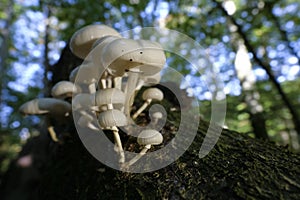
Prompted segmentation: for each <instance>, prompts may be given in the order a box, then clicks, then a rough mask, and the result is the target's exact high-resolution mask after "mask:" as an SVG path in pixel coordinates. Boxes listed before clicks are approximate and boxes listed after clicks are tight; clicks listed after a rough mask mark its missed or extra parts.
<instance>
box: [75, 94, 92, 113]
mask: <svg viewBox="0 0 300 200" xmlns="http://www.w3.org/2000/svg"><path fill="white" fill-rule="evenodd" d="M92 106H95V96H94V94H88V93H80V94H77V95H76V96H75V97H74V98H73V99H72V107H73V110H81V109H91V107H92Z"/></svg>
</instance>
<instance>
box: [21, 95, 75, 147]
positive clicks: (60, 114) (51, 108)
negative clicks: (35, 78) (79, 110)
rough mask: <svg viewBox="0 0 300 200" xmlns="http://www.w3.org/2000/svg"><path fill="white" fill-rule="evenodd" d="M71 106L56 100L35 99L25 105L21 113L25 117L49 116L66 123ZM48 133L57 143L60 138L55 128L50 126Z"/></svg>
mask: <svg viewBox="0 0 300 200" xmlns="http://www.w3.org/2000/svg"><path fill="white" fill-rule="evenodd" d="M71 107H72V106H71V104H70V103H68V102H66V101H63V100H60V99H54V98H41V99H33V100H31V101H28V102H26V103H24V104H23V105H22V106H21V107H20V108H19V111H20V112H21V113H22V114H24V115H40V114H47V115H49V116H50V117H52V118H55V119H57V120H58V121H66V117H69V116H70V113H71ZM48 131H49V133H50V136H51V138H52V140H53V141H55V142H57V141H58V138H57V136H56V133H55V131H54V128H53V126H51V125H48Z"/></svg>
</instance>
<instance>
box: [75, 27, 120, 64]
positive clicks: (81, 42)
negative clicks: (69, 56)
mask: <svg viewBox="0 0 300 200" xmlns="http://www.w3.org/2000/svg"><path fill="white" fill-rule="evenodd" d="M108 35H114V36H117V37H120V34H119V33H118V32H117V31H116V30H115V29H113V28H111V27H109V26H106V25H89V26H85V27H83V28H81V29H79V30H78V31H76V32H75V33H74V34H73V36H72V38H71V41H70V49H71V51H72V52H73V53H74V54H75V55H76V56H78V57H79V58H82V59H85V58H86V56H87V55H88V54H89V53H90V51H91V49H92V46H93V44H94V42H95V41H96V40H98V39H99V38H102V37H105V36H108Z"/></svg>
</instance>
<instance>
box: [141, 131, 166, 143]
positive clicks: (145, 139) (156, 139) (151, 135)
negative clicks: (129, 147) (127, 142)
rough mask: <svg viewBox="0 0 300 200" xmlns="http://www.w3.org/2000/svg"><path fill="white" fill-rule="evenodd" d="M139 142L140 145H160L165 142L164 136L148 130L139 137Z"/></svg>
mask: <svg viewBox="0 0 300 200" xmlns="http://www.w3.org/2000/svg"><path fill="white" fill-rule="evenodd" d="M137 142H138V144H140V145H149V144H150V145H158V144H161V143H162V142H163V136H162V134H161V133H160V132H158V131H157V130H153V129H147V130H143V131H142V132H141V133H140V134H139V135H138V138H137Z"/></svg>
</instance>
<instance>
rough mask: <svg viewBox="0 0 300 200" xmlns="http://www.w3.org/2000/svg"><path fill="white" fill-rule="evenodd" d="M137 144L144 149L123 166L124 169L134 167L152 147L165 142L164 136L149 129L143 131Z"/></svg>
mask: <svg viewBox="0 0 300 200" xmlns="http://www.w3.org/2000/svg"><path fill="white" fill-rule="evenodd" d="M137 142H138V144H139V145H143V146H144V148H143V149H142V150H141V151H140V153H139V154H137V155H136V156H135V157H133V158H132V159H131V160H130V161H128V162H127V163H125V164H124V165H123V167H124V168H128V167H129V166H131V165H133V164H134V163H135V162H136V161H138V160H139V159H140V158H141V157H142V156H143V155H145V154H146V152H147V151H148V150H149V149H150V148H151V145H159V144H161V143H162V142H163V136H162V134H161V133H160V132H158V131H156V130H153V129H147V130H143V131H142V132H141V133H140V134H139V135H138V137H137Z"/></svg>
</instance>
